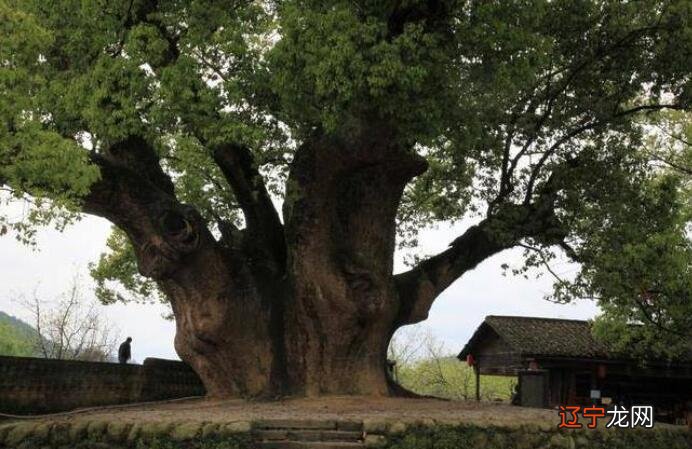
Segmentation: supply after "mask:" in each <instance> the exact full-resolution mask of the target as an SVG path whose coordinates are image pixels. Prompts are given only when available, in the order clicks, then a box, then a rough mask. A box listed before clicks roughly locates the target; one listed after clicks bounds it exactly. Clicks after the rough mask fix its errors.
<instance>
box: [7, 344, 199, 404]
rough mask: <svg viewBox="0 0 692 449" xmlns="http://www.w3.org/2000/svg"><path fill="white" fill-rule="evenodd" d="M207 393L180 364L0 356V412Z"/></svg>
mask: <svg viewBox="0 0 692 449" xmlns="http://www.w3.org/2000/svg"><path fill="white" fill-rule="evenodd" d="M201 395H204V387H203V386H202V383H201V381H200V380H199V378H198V377H197V375H196V374H195V373H194V371H192V369H190V367H189V366H187V365H186V364H184V363H182V362H177V361H171V360H161V359H151V358H149V359H146V360H145V361H144V364H143V365H119V364H116V363H99V362H81V361H72V360H51V359H39V358H31V357H7V356H0V413H13V414H40V413H50V412H58V411H65V410H72V409H75V408H81V407H90V406H97V405H112V404H124V403H129V402H142V401H153V400H160V399H173V398H181V397H189V396H201Z"/></svg>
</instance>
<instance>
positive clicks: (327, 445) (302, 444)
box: [255, 441, 365, 449]
mask: <svg viewBox="0 0 692 449" xmlns="http://www.w3.org/2000/svg"><path fill="white" fill-rule="evenodd" d="M255 447H257V449H363V448H365V445H364V444H363V443H355V442H344V441H261V442H259V443H255Z"/></svg>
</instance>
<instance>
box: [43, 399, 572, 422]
mask: <svg viewBox="0 0 692 449" xmlns="http://www.w3.org/2000/svg"><path fill="white" fill-rule="evenodd" d="M274 419H291V420H332V419H341V420H367V419H374V420H382V421H389V420H396V421H403V422H415V421H422V420H434V421H435V422H439V423H459V422H464V423H469V424H481V425H486V426H487V425H500V426H502V425H513V426H516V425H521V424H539V425H541V424H542V425H549V426H556V425H557V423H558V422H559V418H558V414H557V411H553V410H540V409H531V408H523V407H515V406H510V405H507V404H499V403H498V404H496V403H487V402H481V403H477V402H475V401H444V400H437V399H402V398H372V397H351V396H348V397H347V396H343V397H341V396H336V397H322V398H315V399H305V398H301V399H287V400H282V401H275V402H247V401H243V400H211V399H191V400H185V401H177V402H170V403H164V404H148V405H138V406H128V407H122V408H118V407H112V408H111V407H109V408H104V409H100V410H91V411H87V412H81V413H73V414H67V415H61V416H56V417H55V418H53V419H52V420H53V421H63V420H64V421H69V422H75V421H79V420H99V421H100V420H104V421H119V422H133V423H134V422H137V423H145V422H181V421H199V422H233V421H255V420H274Z"/></svg>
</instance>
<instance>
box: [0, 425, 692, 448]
mask: <svg viewBox="0 0 692 449" xmlns="http://www.w3.org/2000/svg"><path fill="white" fill-rule="evenodd" d="M268 432H273V433H272V434H271V435H272V436H270V434H268ZM353 433H359V436H360V437H359V438H351V436H350V434H353ZM336 434H340V435H342V436H346V437H348V438H343V439H341V440H339V441H336V440H335V439H334V436H335V435H336ZM346 434H349V435H346ZM320 435H321V436H322V437H320ZM356 437H358V435H356ZM301 440H304V441H301ZM690 447H692V433H690V431H688V430H687V429H686V428H684V427H682V426H677V427H675V426H666V425H661V426H659V427H654V428H653V429H596V430H587V429H582V430H569V431H566V430H562V431H561V430H558V429H557V427H556V426H537V425H522V426H515V427H508V426H505V427H500V426H493V425H488V426H480V425H469V424H465V423H458V424H451V423H446V424H441V423H436V422H434V421H429V422H428V421H420V422H399V421H397V422H386V421H382V422H380V421H373V420H365V421H358V422H356V421H354V420H353V419H350V420H345V421H340V420H337V421H329V420H325V421H315V420H311V421H299V420H295V421H293V420H290V421H289V420H281V421H257V422H250V421H233V422H204V421H189V420H188V421H181V422H170V421H169V422H148V423H131V422H129V423H128V422H118V421H113V422H109V421H103V420H89V419H81V420H76V421H64V420H63V421H53V422H50V421H29V422H15V423H6V424H0V448H1V449H35V448H41V449H68V448H69V449H93V448H99V449H304V448H310V449H334V448H339V449H358V448H364V449H369V448H380V449H505V448H507V449H689V448H690Z"/></svg>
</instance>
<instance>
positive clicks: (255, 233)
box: [214, 144, 286, 267]
mask: <svg viewBox="0 0 692 449" xmlns="http://www.w3.org/2000/svg"><path fill="white" fill-rule="evenodd" d="M214 160H215V161H216V163H217V164H218V166H219V168H221V172H222V173H223V175H224V177H225V178H226V180H227V181H228V184H229V185H230V186H231V189H232V190H233V193H234V194H235V196H236V199H237V200H238V203H239V204H240V208H241V209H242V211H243V215H244V216H245V220H246V222H247V232H248V234H249V236H250V239H251V240H255V241H260V242H261V243H262V245H263V246H264V247H265V248H266V249H267V250H268V251H270V253H271V255H272V256H273V258H274V262H275V263H277V264H278V266H279V267H283V264H284V262H285V258H286V243H285V239H284V232H283V225H282V224H281V220H280V218H279V214H278V212H277V210H276V208H275V207H274V204H273V203H272V200H271V197H270V196H269V192H268V191H267V188H266V187H265V185H264V181H263V179H262V175H261V174H260V173H259V171H258V170H257V166H256V165H255V161H254V159H253V156H252V152H251V151H250V149H249V148H247V147H245V146H242V145H235V144H226V145H222V146H219V147H216V148H215V149H214Z"/></svg>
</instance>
